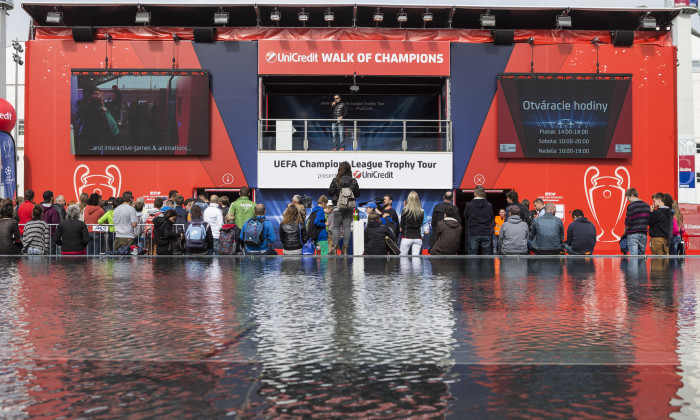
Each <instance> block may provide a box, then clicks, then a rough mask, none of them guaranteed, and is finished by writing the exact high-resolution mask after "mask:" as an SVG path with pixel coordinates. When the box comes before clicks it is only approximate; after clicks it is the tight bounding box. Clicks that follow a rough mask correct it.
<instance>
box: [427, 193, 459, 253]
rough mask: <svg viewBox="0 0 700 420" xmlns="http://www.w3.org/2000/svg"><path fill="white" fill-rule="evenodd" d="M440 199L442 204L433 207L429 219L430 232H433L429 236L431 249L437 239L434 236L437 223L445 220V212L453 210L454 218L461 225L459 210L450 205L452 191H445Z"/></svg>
mask: <svg viewBox="0 0 700 420" xmlns="http://www.w3.org/2000/svg"><path fill="white" fill-rule="evenodd" d="M442 199H443V200H444V201H443V202H442V203H440V204H438V205H437V206H435V207H433V215H432V217H431V219H430V231H431V232H433V234H432V235H430V246H431V247H432V246H433V245H435V239H437V235H435V229H437V225H438V223H440V221H442V220H443V219H444V218H445V211H446V210H447V209H448V208H452V209H454V214H455V216H454V218H455V219H456V220H457V222H459V223H460V224H461V223H462V219H461V218H460V217H459V209H457V207H456V206H455V205H454V204H452V191H445V195H443V196H442Z"/></svg>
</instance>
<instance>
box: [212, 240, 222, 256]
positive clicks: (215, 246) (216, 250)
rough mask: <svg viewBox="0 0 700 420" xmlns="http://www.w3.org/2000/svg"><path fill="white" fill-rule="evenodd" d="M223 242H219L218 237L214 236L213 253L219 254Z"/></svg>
mask: <svg viewBox="0 0 700 420" xmlns="http://www.w3.org/2000/svg"><path fill="white" fill-rule="evenodd" d="M220 244H221V242H219V239H218V238H214V248H212V250H211V251H212V255H219V245H220Z"/></svg>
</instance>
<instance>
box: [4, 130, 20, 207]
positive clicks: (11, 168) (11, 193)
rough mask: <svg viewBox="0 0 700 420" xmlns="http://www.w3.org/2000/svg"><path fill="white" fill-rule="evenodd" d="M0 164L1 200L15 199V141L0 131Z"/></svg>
mask: <svg viewBox="0 0 700 420" xmlns="http://www.w3.org/2000/svg"><path fill="white" fill-rule="evenodd" d="M0 163H2V178H0V187H2V191H3V198H15V193H16V192H17V160H16V158H15V141H14V139H13V138H12V136H11V135H10V134H8V133H6V132H4V131H0Z"/></svg>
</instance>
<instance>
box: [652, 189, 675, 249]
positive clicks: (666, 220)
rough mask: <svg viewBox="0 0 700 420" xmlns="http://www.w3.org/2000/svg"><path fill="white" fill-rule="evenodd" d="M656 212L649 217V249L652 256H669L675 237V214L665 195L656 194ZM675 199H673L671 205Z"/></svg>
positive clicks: (653, 197) (654, 198) (654, 196)
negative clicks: (670, 242)
mask: <svg viewBox="0 0 700 420" xmlns="http://www.w3.org/2000/svg"><path fill="white" fill-rule="evenodd" d="M651 199H652V200H654V211H652V212H651V214H650V215H649V237H650V238H651V239H650V240H649V249H650V250H651V254H652V255H668V244H669V239H670V238H672V237H673V214H672V213H671V209H670V208H669V206H668V204H667V203H666V202H665V197H664V194H663V193H656V194H654V195H653V196H652V197H651ZM672 203H673V199H671V203H669V204H672Z"/></svg>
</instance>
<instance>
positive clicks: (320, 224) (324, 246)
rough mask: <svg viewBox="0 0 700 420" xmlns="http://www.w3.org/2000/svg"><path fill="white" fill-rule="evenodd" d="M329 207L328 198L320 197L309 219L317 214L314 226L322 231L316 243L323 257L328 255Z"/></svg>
mask: <svg viewBox="0 0 700 420" xmlns="http://www.w3.org/2000/svg"><path fill="white" fill-rule="evenodd" d="M327 205H328V198H327V197H326V196H325V195H322V196H321V197H319V199H318V204H317V205H316V207H314V208H312V209H311V213H309V217H311V216H312V215H313V214H314V212H316V215H315V217H314V226H316V227H317V228H318V229H320V231H319V233H318V238H316V240H315V242H316V246H317V247H318V250H319V253H320V254H321V255H328V231H327V230H326V227H327V225H326V218H327V214H326V212H327V210H326V208H327ZM307 226H309V225H308V224H307Z"/></svg>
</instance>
